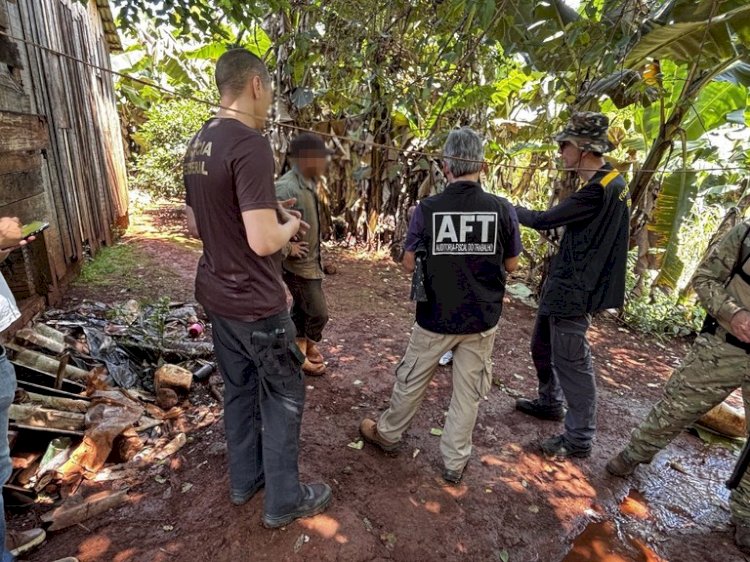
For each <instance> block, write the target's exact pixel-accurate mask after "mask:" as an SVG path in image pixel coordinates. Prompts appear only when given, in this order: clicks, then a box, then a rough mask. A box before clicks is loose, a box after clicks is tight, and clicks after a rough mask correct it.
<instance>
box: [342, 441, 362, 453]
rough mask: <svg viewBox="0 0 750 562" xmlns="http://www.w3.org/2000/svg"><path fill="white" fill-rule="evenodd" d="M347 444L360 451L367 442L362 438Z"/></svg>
mask: <svg viewBox="0 0 750 562" xmlns="http://www.w3.org/2000/svg"><path fill="white" fill-rule="evenodd" d="M346 446H347V447H349V448H351V449H357V450H358V451H360V450H362V447H364V446H365V442H364V441H362V440H361V439H360V440H359V441H352V442H351V443H348V444H347V445H346Z"/></svg>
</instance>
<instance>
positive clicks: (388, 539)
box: [380, 533, 398, 550]
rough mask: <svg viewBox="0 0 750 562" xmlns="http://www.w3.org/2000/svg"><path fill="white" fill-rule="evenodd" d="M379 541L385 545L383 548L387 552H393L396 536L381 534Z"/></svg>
mask: <svg viewBox="0 0 750 562" xmlns="http://www.w3.org/2000/svg"><path fill="white" fill-rule="evenodd" d="M380 540H381V541H383V542H384V543H385V547H386V548H387V549H389V550H393V549H394V548H395V546H396V541H397V540H398V539H397V538H396V535H394V534H393V533H383V534H382V535H380Z"/></svg>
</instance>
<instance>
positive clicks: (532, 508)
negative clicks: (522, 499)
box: [529, 504, 539, 513]
mask: <svg viewBox="0 0 750 562" xmlns="http://www.w3.org/2000/svg"><path fill="white" fill-rule="evenodd" d="M529 511H530V512H531V513H539V506H538V505H534V504H531V505H530V506H529Z"/></svg>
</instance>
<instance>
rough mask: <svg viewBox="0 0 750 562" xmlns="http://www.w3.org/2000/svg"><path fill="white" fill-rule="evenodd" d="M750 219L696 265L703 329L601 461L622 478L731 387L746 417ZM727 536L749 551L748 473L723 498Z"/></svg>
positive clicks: (749, 411)
mask: <svg viewBox="0 0 750 562" xmlns="http://www.w3.org/2000/svg"><path fill="white" fill-rule="evenodd" d="M749 232H750V221H745V222H743V223H741V224H739V225H737V226H736V227H734V228H733V229H732V230H731V231H730V232H729V233H728V234H727V235H726V236H725V237H724V238H723V239H722V240H721V242H720V243H719V244H718V245H717V246H716V248H715V249H714V250H713V251H712V252H711V253H710V254H709V255H708V257H707V258H706V259H705V260H704V261H703V262H702V263H701V265H700V266H699V267H698V270H697V272H696V274H695V277H694V280H693V286H694V288H695V291H696V293H698V298H699V299H700V301H701V302H702V303H703V306H705V307H706V310H707V311H708V315H709V316H708V317H707V321H706V323H705V324H704V327H703V330H702V331H701V334H700V335H699V336H698V338H697V339H696V340H695V343H694V344H693V347H692V348H691V350H690V352H689V354H688V355H687V357H686V358H685V360H684V361H683V363H682V364H681V365H680V366H679V367H678V368H677V369H676V370H675V371H674V373H673V374H672V376H671V377H670V379H669V381H668V382H667V385H666V388H665V389H664V395H663V397H662V398H661V400H659V402H657V403H656V405H655V406H654V407H653V408H652V409H651V411H650V412H649V414H648V416H647V417H646V419H645V420H644V421H643V422H642V423H641V424H640V425H639V426H638V427H637V428H636V429H635V430H634V431H633V434H632V436H631V438H630V442H629V443H628V444H627V446H626V447H625V448H624V449H623V450H622V451H621V452H620V453H619V454H618V455H616V456H615V457H614V458H612V459H611V460H610V461H609V462H608V463H607V470H608V471H609V472H610V473H611V474H614V475H615V476H621V477H624V476H628V475H630V474H632V473H633V472H634V471H635V468H636V466H638V465H639V464H641V463H648V462H650V461H651V459H653V458H654V455H656V453H658V452H659V451H660V450H661V449H663V448H664V447H666V446H667V445H668V444H669V442H670V441H672V439H674V438H675V437H676V436H677V435H678V434H679V433H680V432H681V431H682V430H683V429H685V428H686V427H688V426H689V425H690V424H692V423H693V422H695V421H696V420H697V419H699V418H700V417H701V416H703V415H704V414H705V413H706V412H708V411H709V410H710V409H711V408H713V407H714V406H716V405H718V404H720V403H721V402H722V401H723V400H724V399H725V398H726V397H727V396H729V394H730V393H731V392H733V391H734V390H735V389H737V388H738V387H740V386H741V387H742V392H743V399H744V403H745V414H746V418H747V417H749V416H750V260H748V259H747V257H748V256H750V236H748V233H749ZM730 510H731V513H732V519H733V520H734V522H735V524H736V530H735V542H736V544H737V547H738V548H739V549H740V550H741V551H742V552H744V553H746V554H750V475H748V474H745V476H744V477H743V478H742V481H741V482H740V484H739V486H738V487H737V488H736V489H735V490H733V491H732V495H731V499H730Z"/></svg>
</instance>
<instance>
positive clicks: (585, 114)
mask: <svg viewBox="0 0 750 562" xmlns="http://www.w3.org/2000/svg"><path fill="white" fill-rule="evenodd" d="M608 127H609V119H608V118H607V116H606V115H603V114H601V113H594V112H593V111H580V112H578V113H574V114H573V115H571V117H570V121H568V124H567V125H565V128H564V129H563V130H562V132H561V133H558V134H557V135H555V137H554V138H555V141H556V142H562V141H571V142H573V143H574V144H575V145H576V146H577V147H578V148H580V149H581V150H585V151H590V152H609V151H611V150H614V148H615V145H614V144H612V143H611V142H610V140H609V138H608V137H607V128H608Z"/></svg>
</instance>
